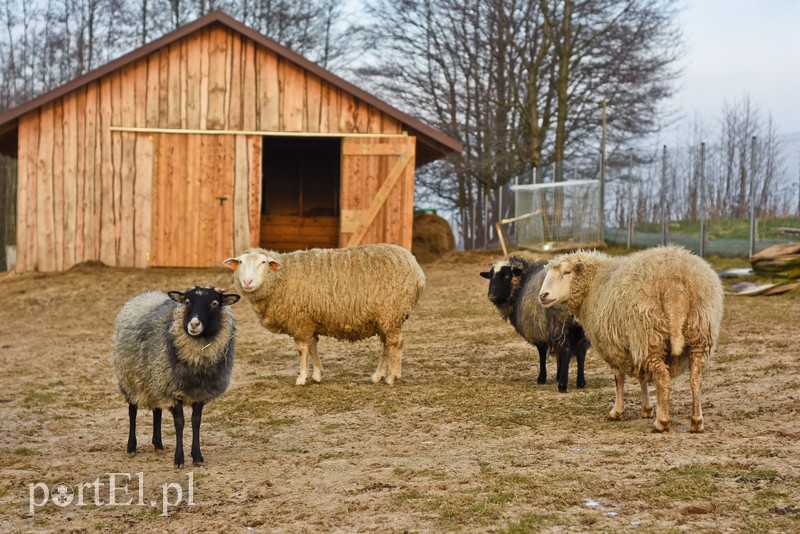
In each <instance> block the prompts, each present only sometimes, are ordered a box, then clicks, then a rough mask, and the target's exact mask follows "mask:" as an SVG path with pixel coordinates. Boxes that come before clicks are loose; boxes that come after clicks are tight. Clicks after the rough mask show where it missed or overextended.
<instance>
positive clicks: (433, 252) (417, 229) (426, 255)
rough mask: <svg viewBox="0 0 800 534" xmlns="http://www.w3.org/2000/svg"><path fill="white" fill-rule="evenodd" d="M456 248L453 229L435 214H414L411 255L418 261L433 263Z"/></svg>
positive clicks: (418, 212) (422, 212) (417, 212)
mask: <svg viewBox="0 0 800 534" xmlns="http://www.w3.org/2000/svg"><path fill="white" fill-rule="evenodd" d="M455 248H456V239H455V237H454V236H453V229H452V228H450V225H449V224H448V223H447V221H446V220H445V219H443V218H442V217H439V216H438V215H436V214H435V213H429V212H425V211H415V212H414V231H413V238H412V243H411V253H412V254H414V256H415V257H416V258H417V260H418V261H432V260H435V259H436V258H438V257H439V256H441V255H442V254H445V253H447V252H450V251H451V250H453V249H455Z"/></svg>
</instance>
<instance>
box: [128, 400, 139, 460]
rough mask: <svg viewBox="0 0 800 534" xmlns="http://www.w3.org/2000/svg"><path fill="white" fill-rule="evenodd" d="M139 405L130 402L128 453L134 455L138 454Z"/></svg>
mask: <svg viewBox="0 0 800 534" xmlns="http://www.w3.org/2000/svg"><path fill="white" fill-rule="evenodd" d="M138 410H139V407H138V406H136V405H135V404H130V403H129V404H128V422H129V423H130V425H129V428H128V449H127V450H128V454H129V455H130V456H133V455H134V454H136V412H137V411H138Z"/></svg>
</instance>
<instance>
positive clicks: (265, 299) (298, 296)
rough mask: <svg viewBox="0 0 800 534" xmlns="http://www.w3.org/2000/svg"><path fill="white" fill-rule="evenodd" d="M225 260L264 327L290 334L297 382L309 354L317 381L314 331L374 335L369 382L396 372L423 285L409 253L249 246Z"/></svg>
mask: <svg viewBox="0 0 800 534" xmlns="http://www.w3.org/2000/svg"><path fill="white" fill-rule="evenodd" d="M224 264H225V265H226V266H228V267H229V268H231V269H234V271H235V272H234V282H235V284H236V287H237V289H240V290H241V291H242V292H243V293H244V295H246V296H247V298H248V299H249V300H250V303H251V304H252V306H253V310H254V311H255V312H256V315H258V317H259V319H260V321H261V324H262V326H264V327H265V328H267V329H268V330H270V331H271V332H275V333H281V334H288V335H290V336H292V337H293V338H294V341H295V345H296V346H297V351H298V353H299V355H300V374H299V376H298V377H297V380H296V382H295V383H296V384H297V385H298V386H302V385H304V384H305V383H306V378H307V376H308V364H307V356H308V353H309V352H310V353H311V359H312V361H313V364H314V372H313V374H312V375H311V378H312V379H313V380H314V381H315V382H320V381H321V380H322V364H321V362H320V359H319V355H318V354H317V342H318V340H319V336H321V335H324V336H330V337H333V338H336V339H343V340H348V341H357V340H361V339H366V338H368V337H371V336H374V335H378V336H380V339H381V341H382V343H383V354H382V357H381V361H380V363H379V364H378V368H377V369H376V370H375V372H374V373H373V374H372V382H373V383H377V382H380V381H381V379H384V380H385V382H386V383H387V384H393V383H394V381H395V380H396V379H399V378H400V375H401V364H402V350H403V337H402V333H401V328H402V326H403V323H404V322H405V320H406V319H407V318H408V316H409V313H410V312H411V309H412V308H413V307H414V305H415V304H416V303H417V301H418V300H419V296H420V294H421V292H422V289H423V288H424V287H425V274H424V273H423V272H422V269H421V268H420V266H419V264H417V261H416V260H415V259H414V256H413V255H411V253H410V252H408V251H407V250H405V249H404V248H402V247H399V246H396V245H388V244H382V245H363V246H358V247H349V248H342V249H311V250H300V251H296V252H291V253H288V254H279V253H277V252H273V251H269V250H264V249H261V248H252V249H248V250H245V251H244V252H243V253H242V254H240V255H239V256H237V257H235V258H229V259H227V260H225V261H224Z"/></svg>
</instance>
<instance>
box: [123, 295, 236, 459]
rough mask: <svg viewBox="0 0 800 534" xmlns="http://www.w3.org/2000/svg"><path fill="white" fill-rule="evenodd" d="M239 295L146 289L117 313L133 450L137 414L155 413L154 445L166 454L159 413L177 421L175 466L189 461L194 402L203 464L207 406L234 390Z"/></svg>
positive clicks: (196, 448)
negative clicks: (186, 409) (186, 442)
mask: <svg viewBox="0 0 800 534" xmlns="http://www.w3.org/2000/svg"><path fill="white" fill-rule="evenodd" d="M239 298H240V297H239V295H236V294H232V293H229V294H225V290H223V289H218V288H213V287H203V286H195V287H192V288H190V289H188V290H187V291H185V292H183V293H182V292H180V291H169V292H167V293H163V292H161V291H148V292H146V293H142V294H140V295H138V296H136V297H134V298H132V299H131V300H129V301H128V302H127V303H126V304H125V305H124V306H123V307H122V310H120V312H119V314H118V315H117V319H116V323H115V328H114V337H113V341H112V349H111V357H110V361H111V364H112V366H113V368H114V374H115V375H116V378H117V385H118V388H119V391H120V393H122V396H123V398H124V399H125V401H126V402H127V403H128V418H129V421H130V428H129V433H128V445H127V452H128V454H129V455H131V456H133V455H135V454H136V413H137V411H138V408H139V407H143V408H146V409H148V410H152V411H153V441H152V443H153V446H154V447H155V450H156V451H157V452H163V450H164V445H163V444H162V442H161V410H162V409H163V408H168V409H169V410H170V411H171V412H172V417H173V420H174V423H175V440H176V443H175V458H174V464H175V467H177V468H181V467H183V465H184V455H183V426H184V418H183V404H184V403H187V404H191V406H192V451H191V456H192V463H193V465H196V466H199V465H203V462H204V459H203V455H202V453H201V452H200V420H201V418H202V414H203V406H204V405H205V403H206V402H209V401H211V400H213V399H215V398H217V397H219V396H220V395H222V394H223V393H224V392H225V390H227V389H228V385H229V384H230V379H231V372H232V371H233V356H234V348H235V345H236V323H235V321H234V319H233V313H232V312H231V309H230V306H231V305H233V304H235V303H236V302H237V301H238V300H239Z"/></svg>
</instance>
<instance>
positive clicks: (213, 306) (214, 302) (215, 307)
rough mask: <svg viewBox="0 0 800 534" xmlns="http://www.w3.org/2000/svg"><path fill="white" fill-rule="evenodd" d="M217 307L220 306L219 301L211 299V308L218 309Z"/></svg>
mask: <svg viewBox="0 0 800 534" xmlns="http://www.w3.org/2000/svg"><path fill="white" fill-rule="evenodd" d="M217 308H219V301H217V300H212V301H211V309H217Z"/></svg>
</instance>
